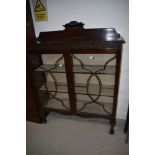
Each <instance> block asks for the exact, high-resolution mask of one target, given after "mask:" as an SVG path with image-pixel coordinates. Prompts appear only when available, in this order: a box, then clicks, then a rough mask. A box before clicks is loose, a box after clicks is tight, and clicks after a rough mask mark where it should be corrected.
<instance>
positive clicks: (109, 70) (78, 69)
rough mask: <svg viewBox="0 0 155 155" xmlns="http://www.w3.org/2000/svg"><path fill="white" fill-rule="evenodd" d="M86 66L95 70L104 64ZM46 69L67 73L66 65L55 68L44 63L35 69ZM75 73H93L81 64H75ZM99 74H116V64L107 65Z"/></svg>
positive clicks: (42, 70) (41, 70) (101, 67)
mask: <svg viewBox="0 0 155 155" xmlns="http://www.w3.org/2000/svg"><path fill="white" fill-rule="evenodd" d="M52 68H54V69H52ZM84 68H86V69H89V70H91V71H92V72H95V71H97V70H101V69H103V65H85V66H84ZM51 69H52V70H51ZM46 70H51V71H52V72H53V73H65V72H66V70H65V67H64V66H61V67H57V68H55V65H52V64H44V65H42V66H40V67H39V68H37V69H35V71H40V72H44V71H46ZM73 73H77V74H91V73H90V72H89V71H88V70H85V69H82V67H81V66H80V65H74V66H73ZM97 74H111V75H115V66H114V65H111V66H110V65H109V66H106V69H105V70H101V71H100V72H97Z"/></svg>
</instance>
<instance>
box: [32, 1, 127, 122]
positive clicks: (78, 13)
mask: <svg viewBox="0 0 155 155" xmlns="http://www.w3.org/2000/svg"><path fill="white" fill-rule="evenodd" d="M30 1H32V0H30ZM31 8H32V5H31ZM47 8H48V21H43V22H34V27H35V32H36V36H37V37H38V35H39V32H42V31H53V30H62V29H64V28H63V26H62V25H63V24H65V23H68V22H69V21H73V20H76V21H81V22H83V23H85V26H84V27H85V28H103V27H114V28H115V29H116V30H117V32H118V33H120V34H121V35H122V36H123V38H124V39H125V41H126V44H124V50H123V57H122V70H121V79H120V91H119V100H118V110H117V118H120V119H125V118H126V113H127V107H128V100H129V91H128V88H129V66H128V65H129V60H128V57H129V54H128V53H129V38H128V37H129V23H128V21H129V18H128V13H129V10H128V9H129V8H128V0H47Z"/></svg>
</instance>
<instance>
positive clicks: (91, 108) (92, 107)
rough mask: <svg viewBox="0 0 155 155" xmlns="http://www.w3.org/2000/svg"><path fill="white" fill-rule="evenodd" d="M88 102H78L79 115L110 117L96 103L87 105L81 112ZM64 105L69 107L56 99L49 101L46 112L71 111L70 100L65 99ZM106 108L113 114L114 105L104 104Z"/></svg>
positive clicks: (45, 106)
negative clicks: (88, 114)
mask: <svg viewBox="0 0 155 155" xmlns="http://www.w3.org/2000/svg"><path fill="white" fill-rule="evenodd" d="M87 102H88V101H82V100H78V101H77V113H80V112H86V113H92V114H101V115H109V114H108V113H107V112H105V111H104V110H103V107H102V106H100V105H97V104H95V103H91V104H88V105H86V107H85V108H84V109H82V110H80V109H81V108H82V107H83V106H84V104H85V103H87ZM63 103H64V105H65V106H66V107H67V108H66V107H64V106H63V105H62V104H61V102H60V101H58V100H56V99H50V100H48V102H47V104H46V105H44V106H43V109H44V110H47V109H48V110H67V111H70V104H69V100H67V99H63ZM102 104H103V105H104V107H105V109H106V110H107V111H108V112H109V113H112V103H105V102H104V103H102Z"/></svg>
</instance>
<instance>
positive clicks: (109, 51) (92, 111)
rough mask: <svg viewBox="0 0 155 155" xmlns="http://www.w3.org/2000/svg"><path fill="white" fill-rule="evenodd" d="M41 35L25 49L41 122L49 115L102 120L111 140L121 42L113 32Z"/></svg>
mask: <svg viewBox="0 0 155 155" xmlns="http://www.w3.org/2000/svg"><path fill="white" fill-rule="evenodd" d="M83 26H84V24H83V23H79V22H76V21H72V22H70V23H68V24H66V25H64V27H65V30H62V31H52V32H41V33H40V35H39V37H38V38H37V39H35V40H34V41H33V43H32V44H31V45H28V46H27V63H28V66H29V70H31V78H32V85H33V92H34V94H35V100H36V103H37V106H38V107H39V108H38V109H39V113H40V116H41V117H42V118H41V120H43V121H44V122H46V114H47V113H48V112H50V111H54V112H59V113H61V114H66V115H77V116H81V117H92V118H103V119H108V120H109V121H110V124H111V128H110V134H114V126H115V124H116V108H117V99H118V89H119V77H120V68H121V55H122V45H123V43H124V40H123V38H122V37H121V36H120V34H118V33H117V32H116V31H115V29H114V28H99V29H85V28H84V27H83Z"/></svg>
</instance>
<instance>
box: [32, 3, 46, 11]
mask: <svg viewBox="0 0 155 155" xmlns="http://www.w3.org/2000/svg"><path fill="white" fill-rule="evenodd" d="M45 10H46V9H45V7H44V5H43V3H42V2H41V1H40V0H37V3H36V6H35V12H40V11H45Z"/></svg>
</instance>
